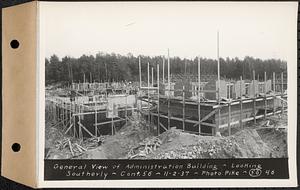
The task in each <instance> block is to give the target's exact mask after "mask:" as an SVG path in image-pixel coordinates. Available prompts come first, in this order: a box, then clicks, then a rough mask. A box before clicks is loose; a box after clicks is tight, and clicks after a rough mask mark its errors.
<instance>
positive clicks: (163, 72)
mask: <svg viewBox="0 0 300 190" xmlns="http://www.w3.org/2000/svg"><path fill="white" fill-rule="evenodd" d="M162 83H163V85H165V57H163V68H162Z"/></svg>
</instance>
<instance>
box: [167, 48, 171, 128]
mask: <svg viewBox="0 0 300 190" xmlns="http://www.w3.org/2000/svg"><path fill="white" fill-rule="evenodd" d="M167 90H168V130H169V129H170V93H171V91H170V90H171V81H170V52H169V49H168V89H167Z"/></svg>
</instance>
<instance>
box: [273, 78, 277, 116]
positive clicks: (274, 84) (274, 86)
mask: <svg viewBox="0 0 300 190" xmlns="http://www.w3.org/2000/svg"><path fill="white" fill-rule="evenodd" d="M273 90H274V95H273V115H275V99H276V95H275V94H276V81H275V72H273Z"/></svg>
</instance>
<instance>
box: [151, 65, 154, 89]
mask: <svg viewBox="0 0 300 190" xmlns="http://www.w3.org/2000/svg"><path fill="white" fill-rule="evenodd" d="M151 81H152V82H151V86H152V87H153V85H154V78H153V67H151Z"/></svg>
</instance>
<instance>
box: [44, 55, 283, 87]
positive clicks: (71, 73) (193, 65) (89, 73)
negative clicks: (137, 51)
mask: <svg viewBox="0 0 300 190" xmlns="http://www.w3.org/2000/svg"><path fill="white" fill-rule="evenodd" d="M140 59H141V65H142V68H141V69H142V80H147V63H148V62H149V64H150V67H151V68H152V67H153V69H154V73H156V68H157V64H160V76H162V70H163V69H162V67H163V66H162V65H163V59H165V77H166V76H167V74H166V73H167V59H166V58H164V57H163V56H154V57H150V56H144V55H141V56H140ZM138 62H139V57H137V56H133V55H132V54H130V53H129V54H127V55H126V56H124V55H119V54H115V53H111V54H108V53H102V52H100V53H97V54H96V55H95V56H93V55H82V56H81V57H79V58H72V57H69V56H65V57H63V58H62V59H59V58H58V56H57V55H55V54H54V55H52V56H51V57H50V58H46V59H45V77H46V85H48V84H54V83H70V82H71V81H73V82H83V81H84V80H85V81H96V82H105V81H107V82H112V81H138V80H139V68H138ZM200 63H201V67H200V68H201V75H217V60H216V59H209V58H203V57H201V58H200ZM170 65H171V70H170V71H171V74H172V75H177V74H190V75H197V72H198V58H197V57H195V58H194V59H182V58H179V57H170ZM253 70H255V73H256V76H257V75H259V76H260V78H261V80H263V79H262V78H263V76H264V72H265V71H266V72H267V78H271V77H272V73H273V72H275V73H278V74H279V73H281V72H286V70H287V62H286V61H283V60H280V59H267V60H262V59H258V58H253V57H250V56H246V57H244V58H243V59H239V58H228V57H227V58H225V59H224V58H220V75H221V77H223V78H229V79H236V80H238V79H239V78H240V76H242V77H243V78H244V79H252V71H253ZM150 72H151V71H150ZM150 75H151V73H150ZM154 75H155V76H156V74H154Z"/></svg>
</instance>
